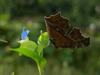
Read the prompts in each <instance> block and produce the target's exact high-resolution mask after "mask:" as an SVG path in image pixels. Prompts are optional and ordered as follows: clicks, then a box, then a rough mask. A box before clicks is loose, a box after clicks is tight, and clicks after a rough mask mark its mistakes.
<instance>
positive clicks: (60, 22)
mask: <svg viewBox="0 0 100 75" xmlns="http://www.w3.org/2000/svg"><path fill="white" fill-rule="evenodd" d="M45 23H46V28H47V32H48V34H49V37H50V40H51V42H52V43H53V44H54V45H55V47H56V48H81V47H87V46H88V45H89V43H90V38H89V37H85V36H83V35H82V33H81V32H80V29H78V28H75V27H73V26H71V24H70V23H69V20H68V19H66V18H64V17H62V16H61V15H60V12H57V13H56V14H54V15H51V16H48V17H45Z"/></svg>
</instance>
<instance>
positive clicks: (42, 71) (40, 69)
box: [37, 63, 44, 75]
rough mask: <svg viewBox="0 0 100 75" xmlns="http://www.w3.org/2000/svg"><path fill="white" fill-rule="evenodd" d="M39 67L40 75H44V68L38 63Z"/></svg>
mask: <svg viewBox="0 0 100 75" xmlns="http://www.w3.org/2000/svg"><path fill="white" fill-rule="evenodd" d="M37 67H38V71H39V75H44V68H42V67H41V65H40V64H39V63H37Z"/></svg>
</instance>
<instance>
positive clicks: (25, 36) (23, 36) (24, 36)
mask: <svg viewBox="0 0 100 75" xmlns="http://www.w3.org/2000/svg"><path fill="white" fill-rule="evenodd" d="M28 33H29V30H24V29H23V31H22V33H21V40H25V39H27V38H28Z"/></svg>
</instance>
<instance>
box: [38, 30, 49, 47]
mask: <svg viewBox="0 0 100 75" xmlns="http://www.w3.org/2000/svg"><path fill="white" fill-rule="evenodd" d="M38 44H39V45H41V46H43V48H45V47H47V46H48V45H49V36H48V33H47V32H44V33H42V34H41V35H40V36H39V38H38Z"/></svg>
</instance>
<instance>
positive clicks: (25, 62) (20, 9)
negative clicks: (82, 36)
mask: <svg viewBox="0 0 100 75" xmlns="http://www.w3.org/2000/svg"><path fill="white" fill-rule="evenodd" d="M56 10H57V11H60V12H61V14H62V15H63V16H65V17H67V18H69V19H70V22H71V24H72V25H73V26H77V27H80V28H81V30H82V32H83V33H86V35H88V36H89V37H90V39H91V41H90V46H89V47H88V48H79V49H69V48H66V49H56V48H54V47H53V45H52V44H50V46H49V47H47V48H46V49H45V50H44V57H45V58H46V59H47V62H48V63H47V67H46V70H45V75H100V0H0V75H11V73H12V72H15V73H16V74H15V75H38V70H37V67H36V64H35V63H34V62H33V61H32V60H31V59H29V58H27V57H25V56H18V54H17V53H14V52H10V51H8V50H7V47H19V44H18V43H17V41H18V40H20V35H21V32H22V29H23V27H25V28H27V29H29V30H30V33H29V38H30V40H34V41H36V40H37V37H38V36H39V35H40V31H41V30H42V31H46V27H45V22H44V16H47V15H51V14H52V13H53V12H55V11H56Z"/></svg>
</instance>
